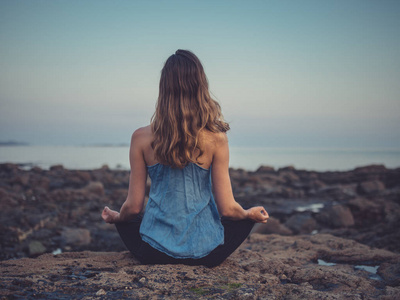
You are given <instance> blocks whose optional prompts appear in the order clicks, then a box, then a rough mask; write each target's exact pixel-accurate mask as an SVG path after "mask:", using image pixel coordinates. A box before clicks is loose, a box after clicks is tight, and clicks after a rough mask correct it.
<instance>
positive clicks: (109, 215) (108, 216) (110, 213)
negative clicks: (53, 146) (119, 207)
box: [101, 206, 119, 224]
mask: <svg viewBox="0 0 400 300" xmlns="http://www.w3.org/2000/svg"><path fill="white" fill-rule="evenodd" d="M101 217H102V218H103V220H104V221H106V222H107V223H111V224H112V223H116V222H118V221H119V212H117V211H115V210H111V209H109V208H108V206H106V207H104V209H103V212H102V213H101Z"/></svg>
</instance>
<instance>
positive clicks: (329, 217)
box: [316, 205, 354, 228]
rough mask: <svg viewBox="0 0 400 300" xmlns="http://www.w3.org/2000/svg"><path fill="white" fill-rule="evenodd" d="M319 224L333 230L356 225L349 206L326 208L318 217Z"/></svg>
mask: <svg viewBox="0 0 400 300" xmlns="http://www.w3.org/2000/svg"><path fill="white" fill-rule="evenodd" d="M316 218H317V220H318V221H319V222H321V223H323V224H326V225H328V226H330V227H333V228H341V227H349V226H353V225H354V218H353V215H352V213H351V210H350V209H349V208H348V207H347V206H343V205H333V206H328V207H324V208H323V209H322V210H321V212H320V213H319V214H317V215H316Z"/></svg>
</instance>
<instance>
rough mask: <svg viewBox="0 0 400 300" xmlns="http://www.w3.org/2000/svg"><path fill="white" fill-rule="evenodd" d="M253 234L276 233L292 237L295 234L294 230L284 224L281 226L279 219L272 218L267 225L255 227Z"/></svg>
mask: <svg viewBox="0 0 400 300" xmlns="http://www.w3.org/2000/svg"><path fill="white" fill-rule="evenodd" d="M252 233H260V234H272V233H275V234H281V235H292V234H293V232H292V230H290V229H289V228H288V227H286V226H285V225H284V224H281V222H280V221H279V220H278V219H275V218H274V217H270V218H269V219H268V222H267V223H266V224H263V223H257V224H256V225H255V226H254V229H253V231H252Z"/></svg>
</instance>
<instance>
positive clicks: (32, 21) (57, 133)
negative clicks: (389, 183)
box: [0, 0, 400, 148]
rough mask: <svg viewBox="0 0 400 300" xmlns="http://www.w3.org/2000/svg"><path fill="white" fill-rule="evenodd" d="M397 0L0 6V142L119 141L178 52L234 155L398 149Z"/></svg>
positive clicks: (141, 115)
mask: <svg viewBox="0 0 400 300" xmlns="http://www.w3.org/2000/svg"><path fill="white" fill-rule="evenodd" d="M399 32H400V1H396V0H395V1H387V0H383V1H368V0H360V1H356V0H353V1H348V0H346V1H340V0H335V1H333V0H332V1H320V0H316V1H295V0H293V1H99V0H97V1H60V0H49V1H44V0H42V1H39V0H37V1H28V0H26V1H18V0H9V1H5V0H0V70H1V71H0V141H1V140H9V139H13V140H18V141H26V142H29V143H32V144H62V145H63V144H77V145H80V144H93V143H129V139H130V135H131V133H132V132H133V131H134V130H135V129H136V128H137V127H140V126H144V125H147V124H148V123H149V120H150V118H151V115H152V113H153V111H154V105H155V102H156V99H157V95H158V81H159V75H160V70H161V68H162V66H163V63H164V62H165V60H166V59H167V58H168V56H169V55H171V54H172V53H174V51H175V50H176V49H178V48H181V49H190V50H192V51H193V52H194V53H195V54H197V55H198V57H199V58H200V60H201V61H202V62H203V65H204V67H205V70H206V73H207V76H208V79H209V82H210V88H211V91H212V93H213V95H214V96H215V98H216V99H217V100H218V101H219V102H220V104H221V106H222V109H223V113H224V115H225V118H226V119H227V120H228V121H229V122H230V124H231V128H232V130H231V132H230V133H229V139H230V143H231V145H234V146H254V147H256V146H272V147H288V146H289V147H337V148H346V147H351V148H363V147H368V148H369V147H373V148H382V147H383V148H386V147H400V130H399V128H400V84H399V81H400V80H399V79H400V34H399Z"/></svg>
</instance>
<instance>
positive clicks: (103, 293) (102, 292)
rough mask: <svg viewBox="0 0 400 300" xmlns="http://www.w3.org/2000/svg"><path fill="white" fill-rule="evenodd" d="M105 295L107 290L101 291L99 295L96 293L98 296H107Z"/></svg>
mask: <svg viewBox="0 0 400 300" xmlns="http://www.w3.org/2000/svg"><path fill="white" fill-rule="evenodd" d="M105 294H107V292H106V291H105V290H103V289H99V290H98V291H97V293H96V296H103V295H105Z"/></svg>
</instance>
